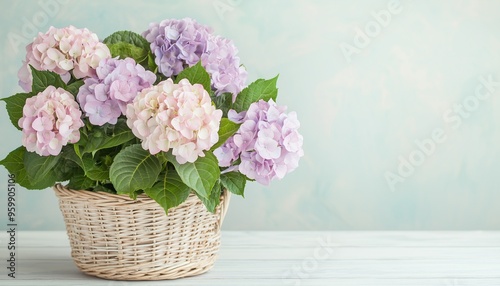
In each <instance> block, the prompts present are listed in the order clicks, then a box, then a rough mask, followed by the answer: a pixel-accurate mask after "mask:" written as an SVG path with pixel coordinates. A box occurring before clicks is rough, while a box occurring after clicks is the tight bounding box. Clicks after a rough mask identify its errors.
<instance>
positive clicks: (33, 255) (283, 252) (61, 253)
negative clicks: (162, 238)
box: [0, 231, 500, 286]
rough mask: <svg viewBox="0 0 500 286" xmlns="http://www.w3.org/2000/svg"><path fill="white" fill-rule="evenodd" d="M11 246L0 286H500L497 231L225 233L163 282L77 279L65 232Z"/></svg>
mask: <svg viewBox="0 0 500 286" xmlns="http://www.w3.org/2000/svg"><path fill="white" fill-rule="evenodd" d="M6 238H7V236H6V234H5V232H4V233H2V234H1V235H0V239H1V245H6ZM17 244H18V252H17V271H16V272H17V278H16V279H12V278H9V277H7V273H6V270H5V267H2V268H1V270H0V275H1V276H0V285H140V286H143V285H174V286H175V285H450V286H452V285H453V286H455V285H500V232H393V231H391V232H296V231H293V232H256V231H252V232H248V231H225V232H223V235H222V247H221V250H220V252H219V258H218V260H217V263H216V265H215V266H214V268H213V269H212V270H211V271H210V272H208V273H206V274H203V275H200V276H196V277H191V278H185V279H179V280H174V281H168V283H167V282H165V281H158V282H134V283H131V282H124V281H107V280H101V279H98V278H94V277H90V276H87V275H85V274H82V273H81V272H79V270H78V269H77V268H76V267H75V265H74V264H73V262H72V260H71V257H70V249H69V241H68V239H67V236H66V233H65V232H22V231H21V232H19V233H18V238H17ZM2 248H3V249H4V250H2V251H0V254H1V260H2V261H5V259H4V258H5V257H7V252H6V248H5V247H2ZM4 264H5V263H4Z"/></svg>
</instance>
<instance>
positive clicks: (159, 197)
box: [144, 169, 191, 214]
mask: <svg viewBox="0 0 500 286" xmlns="http://www.w3.org/2000/svg"><path fill="white" fill-rule="evenodd" d="M159 179H160V180H159V181H158V182H156V183H155V184H154V185H153V187H151V188H149V189H145V190H144V192H145V193H146V194H147V195H148V196H149V197H151V198H152V199H153V200H155V201H156V202H157V203H158V204H159V205H160V206H162V207H163V208H164V209H165V213H167V214H168V209H169V208H173V207H176V206H178V205H180V204H181V203H182V202H184V201H185V200H186V199H187V197H188V196H189V193H190V192H191V188H189V187H188V186H186V184H184V183H183V182H182V180H181V178H180V177H179V174H177V172H176V171H175V170H173V169H170V170H169V169H167V170H165V171H164V172H162V173H161V174H160V178H159Z"/></svg>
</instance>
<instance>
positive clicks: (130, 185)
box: [109, 144, 162, 194]
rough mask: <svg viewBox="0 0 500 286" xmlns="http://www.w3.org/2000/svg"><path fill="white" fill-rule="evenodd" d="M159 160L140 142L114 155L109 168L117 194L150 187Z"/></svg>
mask: <svg viewBox="0 0 500 286" xmlns="http://www.w3.org/2000/svg"><path fill="white" fill-rule="evenodd" d="M161 167H162V166H161V164H160V161H159V160H158V159H157V158H156V157H155V156H153V155H151V154H150V153H149V152H148V151H146V150H144V149H142V147H141V145H140V144H135V145H131V146H129V147H127V148H125V149H123V150H122V151H121V152H120V153H118V155H116V157H115V159H114V161H113V164H111V167H110V170H109V176H110V179H111V183H113V185H114V187H115V188H116V192H117V193H118V194H133V193H134V192H135V191H137V190H145V189H148V188H151V187H152V186H153V184H154V183H155V182H156V180H157V179H158V175H159V174H160V171H161Z"/></svg>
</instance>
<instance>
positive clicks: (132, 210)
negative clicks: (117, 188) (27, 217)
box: [54, 184, 230, 280]
mask: <svg viewBox="0 0 500 286" xmlns="http://www.w3.org/2000/svg"><path fill="white" fill-rule="evenodd" d="M54 190H55V192H56V195H57V197H58V198H59V206H60V209H61V212H62V214H63V217H64V221H65V224H66V230H67V233H68V237H69V240H70V245H71V256H72V257H73V260H74V261H75V263H76V265H77V266H78V268H79V269H80V270H81V271H82V272H84V273H86V274H89V275H92V276H97V277H100V278H105V279H113V280H164V279H176V278H181V277H187V276H193V275H198V274H201V273H204V272H206V271H208V270H209V269H210V268H212V266H213V265H214V263H215V260H216V258H217V252H218V250H219V246H220V229H221V225H222V221H223V219H224V216H225V214H226V211H227V208H228V205H229V194H230V193H228V192H227V191H224V193H223V194H222V196H221V203H220V204H219V206H218V207H217V209H216V212H215V214H212V213H210V212H208V211H207V210H206V208H205V206H204V205H203V203H202V202H201V201H200V200H199V199H198V197H197V196H196V195H194V194H190V195H189V197H188V199H187V200H186V201H185V202H184V203H182V204H181V205H179V206H177V207H175V208H172V209H169V211H168V216H167V215H165V211H164V209H163V208H162V207H160V206H159V205H158V204H157V203H156V202H155V201H154V200H152V199H151V198H149V197H147V196H145V195H139V196H138V197H137V200H133V199H130V198H129V197H128V196H125V195H114V194H108V193H103V192H90V191H84V190H69V189H66V188H65V187H63V186H62V185H60V184H57V185H55V186H54Z"/></svg>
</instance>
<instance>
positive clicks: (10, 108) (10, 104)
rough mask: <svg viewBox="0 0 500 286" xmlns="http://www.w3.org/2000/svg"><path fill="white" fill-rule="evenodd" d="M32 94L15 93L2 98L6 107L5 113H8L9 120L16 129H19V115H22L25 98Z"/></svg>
mask: <svg viewBox="0 0 500 286" xmlns="http://www.w3.org/2000/svg"><path fill="white" fill-rule="evenodd" d="M31 96H32V95H31V94H30V93H16V94H14V95H13V96H11V97H7V98H2V99H1V100H3V101H4V102H5V104H6V107H7V113H8V114H9V118H10V122H12V125H14V126H15V127H16V128H17V129H19V130H21V127H19V125H18V122H19V119H21V117H23V107H24V104H25V103H26V99H28V98H30V97H31Z"/></svg>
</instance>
